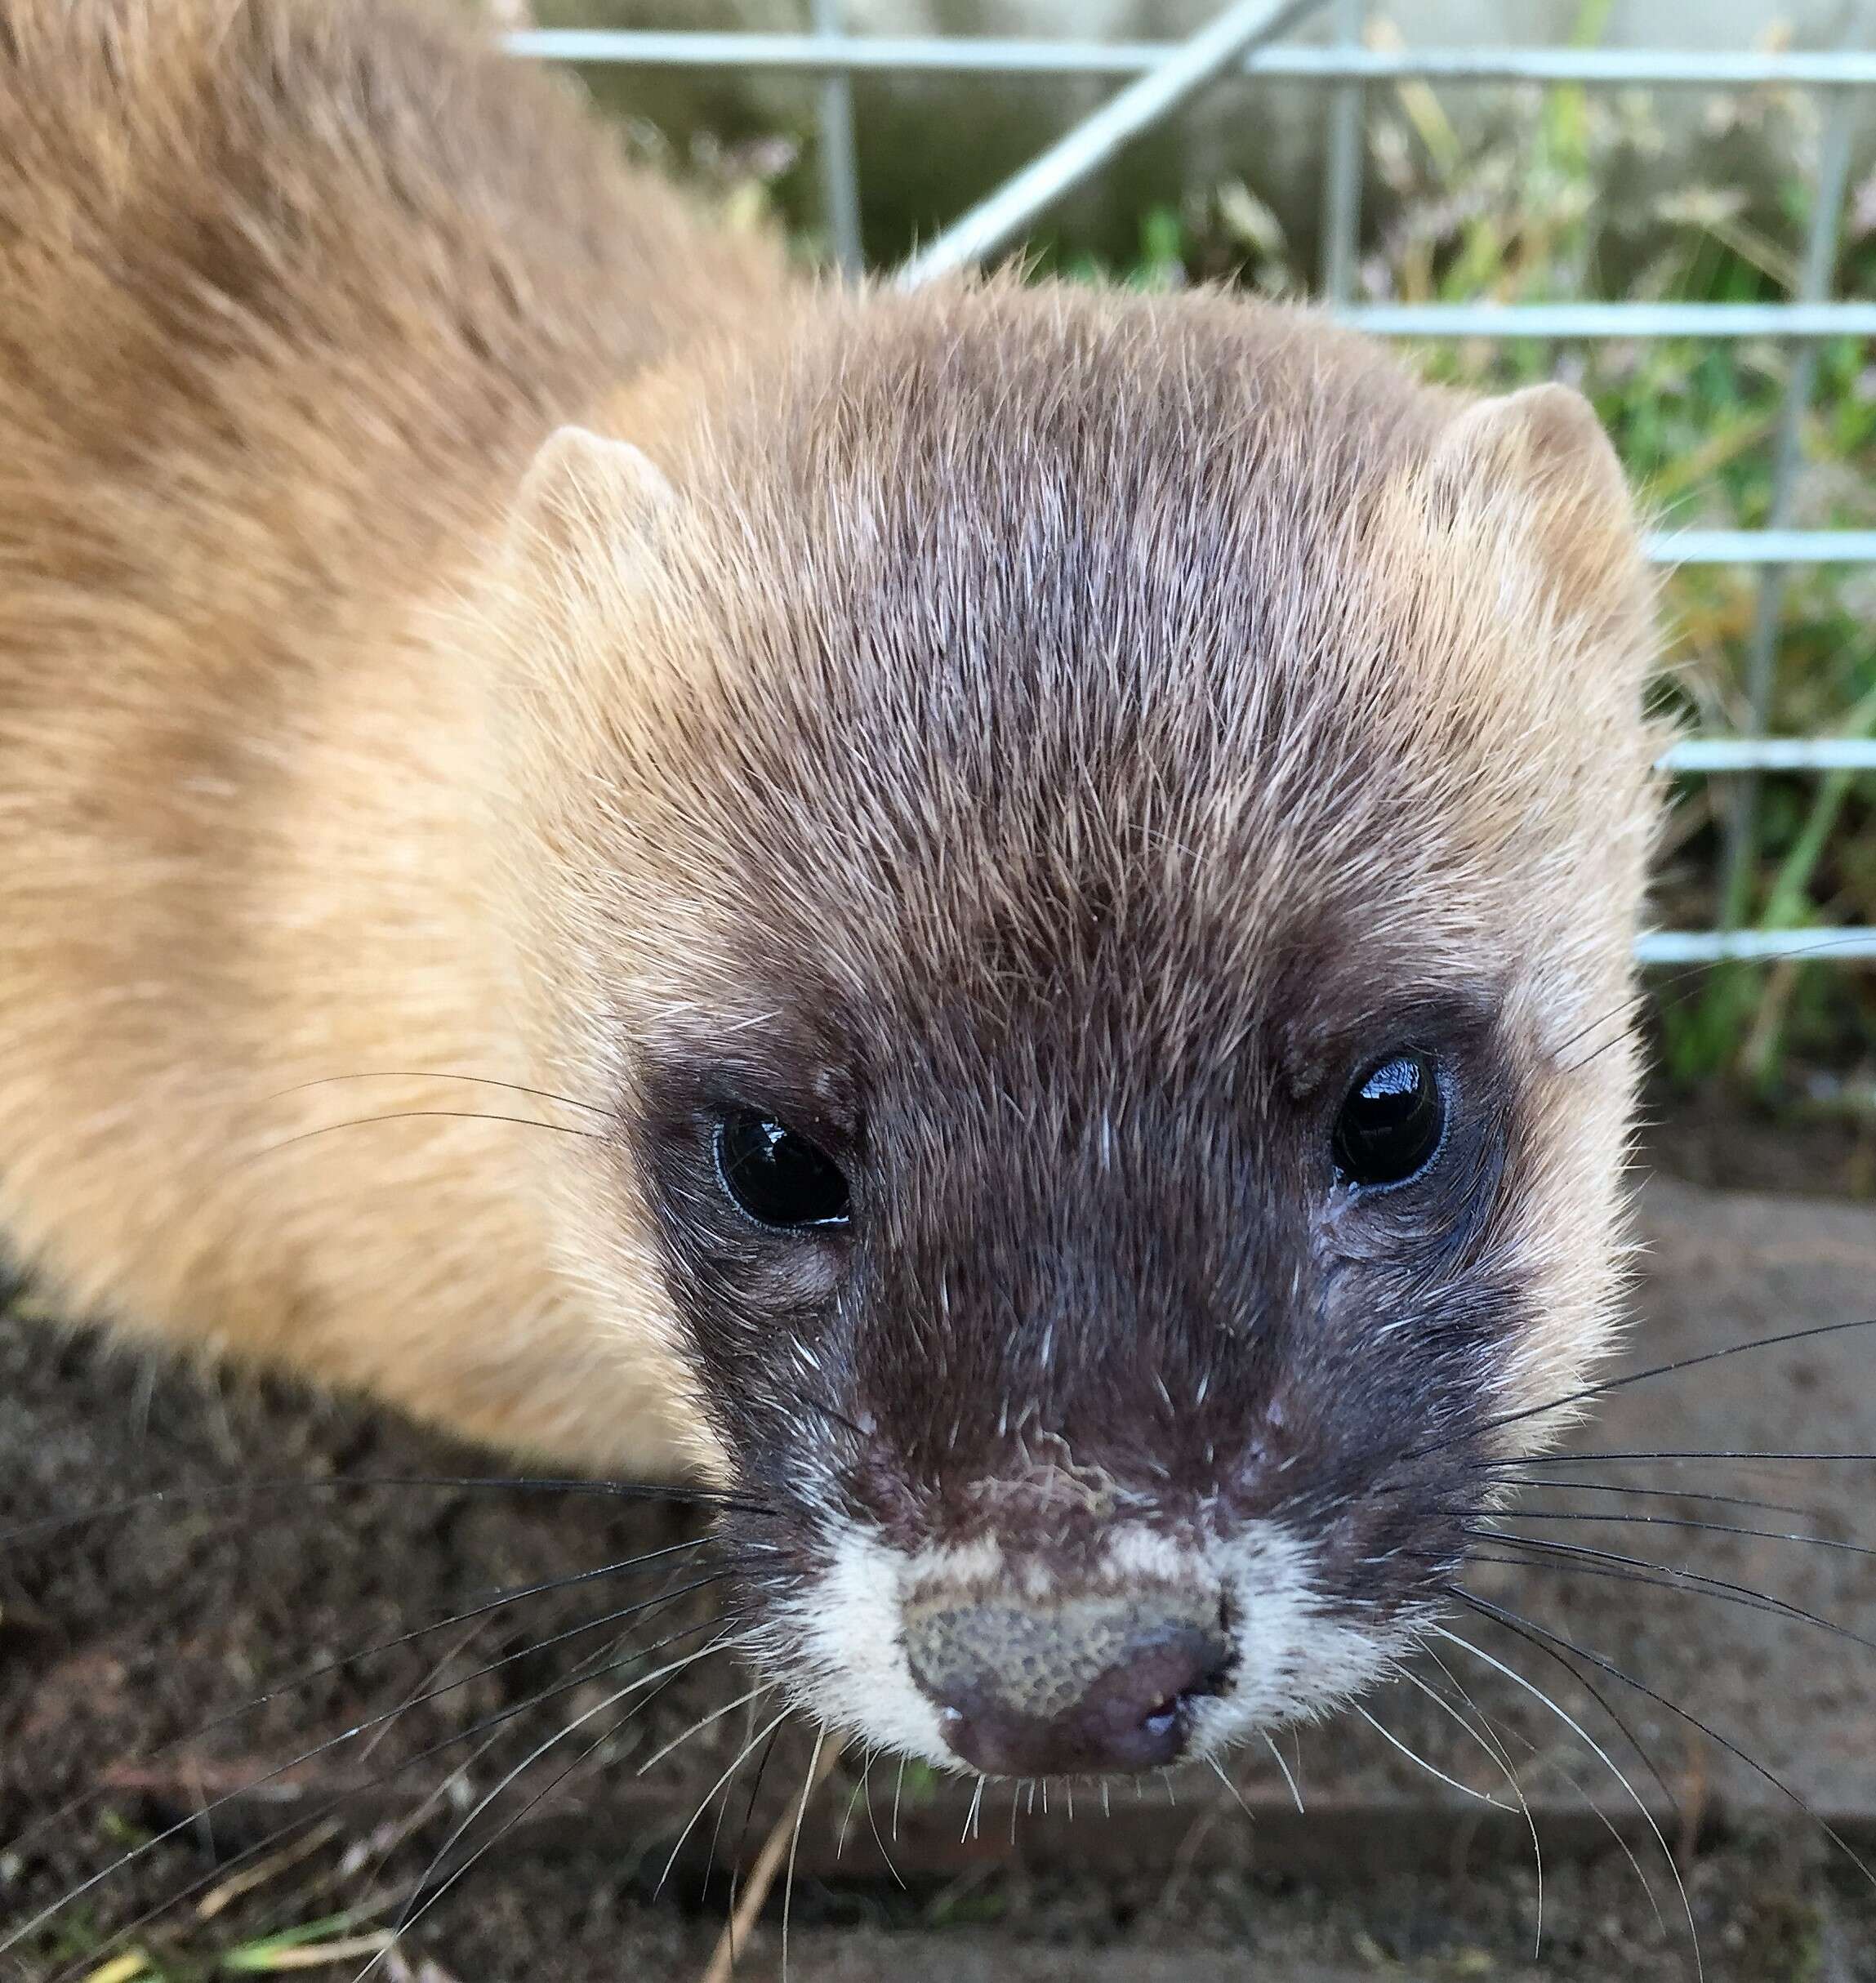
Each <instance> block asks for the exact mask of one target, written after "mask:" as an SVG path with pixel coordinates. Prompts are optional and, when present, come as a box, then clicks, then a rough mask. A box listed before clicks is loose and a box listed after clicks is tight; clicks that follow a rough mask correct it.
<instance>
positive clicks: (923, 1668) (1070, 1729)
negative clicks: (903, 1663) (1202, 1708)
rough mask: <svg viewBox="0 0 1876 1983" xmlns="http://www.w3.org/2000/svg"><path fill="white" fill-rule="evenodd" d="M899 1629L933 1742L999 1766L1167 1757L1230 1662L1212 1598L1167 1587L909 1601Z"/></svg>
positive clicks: (1017, 1771)
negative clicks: (1150, 1592) (934, 1733)
mask: <svg viewBox="0 0 1876 1983" xmlns="http://www.w3.org/2000/svg"><path fill="white" fill-rule="evenodd" d="M905 1636H906V1651H907V1655H908V1656H909V1658H910V1660H911V1669H912V1677H913V1678H914V1679H915V1680H916V1681H917V1682H918V1683H919V1685H920V1687H922V1688H923V1689H924V1691H925V1693H926V1694H927V1695H928V1696H929V1698H930V1699H931V1700H933V1701H934V1703H935V1704H936V1705H937V1708H938V1722H939V1726H940V1727H942V1730H943V1731H944V1736H945V1740H947V1742H948V1743H949V1744H950V1745H951V1748H952V1749H954V1750H955V1751H956V1753H957V1754H958V1755H959V1756H960V1757H961V1758H963V1760H964V1761H965V1762H968V1763H969V1764H971V1765H972V1766H973V1767H974V1768H977V1769H979V1770H983V1771H987V1772H988V1773H989V1774H991V1775H992V1776H1053V1775H1057V1774H1074V1773H1076V1772H1078V1771H1097V1770H1148V1769H1156V1768H1158V1767H1161V1766H1162V1765H1164V1764H1165V1763H1169V1762H1175V1761H1177V1760H1178V1758H1179V1755H1180V1754H1181V1753H1182V1752H1183V1749H1184V1748H1185V1745H1186V1742H1187V1740H1188V1736H1190V1733H1191V1723H1192V1704H1193V1703H1194V1702H1195V1701H1196V1700H1199V1699H1200V1698H1201V1697H1202V1696H1205V1695H1210V1694H1219V1693H1222V1692H1223V1691H1224V1689H1225V1687H1226V1686H1227V1685H1228V1679H1229V1672H1230V1666H1231V1647H1230V1644H1229V1642H1228V1641H1227V1640H1226V1638H1225V1637H1224V1635H1223V1631H1222V1629H1221V1627H1220V1621H1219V1610H1218V1606H1217V1605H1216V1603H1215V1602H1214V1603H1212V1604H1210V1605H1206V1604H1204V1603H1203V1602H1200V1601H1198V1600H1197V1599H1196V1598H1187V1597H1185V1596H1184V1595H1183V1593H1165V1596H1164V1598H1161V1600H1160V1601H1158V1602H1150V1601H1143V1600H1141V1599H1139V1598H1069V1599H1067V1600H1064V1601H1063V1602H1054V1603H1044V1602H1039V1603H1036V1604H1027V1603H1023V1602H1013V1601H1009V1600H1006V1599H1002V1598H998V1599H996V1600H993V1601H986V1602H979V1603H959V1602H949V1603H947V1602H936V1601H928V1602H923V1603H920V1602H914V1603H912V1604H911V1605H908V1606H907V1610H906V1619H905Z"/></svg>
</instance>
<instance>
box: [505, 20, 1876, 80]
mask: <svg viewBox="0 0 1876 1983" xmlns="http://www.w3.org/2000/svg"><path fill="white" fill-rule="evenodd" d="M503 40H504V42H505V44H506V47H508V49H509V50H510V52H511V53H513V54H515V55H520V56H534V57H537V58H539V59H540V60H544V61H555V62H576V63H579V62H592V63H622V64H624V65H627V66H630V67H634V68H640V69H800V70H804V71H806V72H808V73H809V74H819V73H822V72H824V71H826V70H828V69H838V70H842V71H844V72H846V73H847V74H854V73H856V72H859V71H862V70H864V71H871V72H880V71H889V72H891V73H893V74H903V75H976V76H1037V75H1041V76H1115V77H1121V78H1125V77H1129V76H1139V75H1143V74H1146V73H1147V71H1148V70H1150V69H1155V68H1156V67H1157V66H1158V65H1159V64H1160V63H1161V62H1162V61H1164V60H1165V57H1166V56H1167V55H1168V54H1170V52H1171V51H1173V50H1174V49H1175V48H1176V47H1179V43H1177V42H1087V41H1031V40H1021V39H1018V38H1015V37H1009V38H1004V37H1001V36H979V37H971V36H967V35H959V36H956V37H952V36H949V35H888V34H849V35H842V36H839V37H835V38H822V37H820V36H818V35H813V34H761V33H686V32H683V31H680V30H677V29H609V28H525V29H516V30H515V31H514V32H513V33H509V34H507V35H506V36H504V37H503ZM1238 66H1239V68H1240V69H1241V72H1242V73H1243V74H1246V75H1256V76H1272V77H1279V78H1284V79H1286V80H1288V81H1294V82H1367V83H1376V82H1407V81H1413V80H1421V81H1425V82H1468V83H1471V82H1480V83H1492V82H1533V83H1539V84H1548V83H1557V82H1583V83H1592V84H1594V83H1602V84H1610V85H1620V84H1624V83H1627V84H1635V85H1646V86H1648V87H1655V88H1686V89H1722V90H1733V89H1756V88H1761V87H1780V86H1782V87H1789V88H1804V89H1833V88H1857V87H1865V88H1866V87H1870V86H1872V85H1876V54H1866V53H1857V54H1851V55H1834V54H1822V53H1814V52H1811V51H1794V52H1790V53H1776V54H1775V53H1771V52H1767V51H1758V50H1745V49H1740V50H1694V49H1689V50H1687V51H1684V52H1683V51H1675V50H1668V49H1660V48H1411V49H1376V48H1364V47H1359V46H1355V47H1344V46H1341V45H1334V46H1331V47H1326V48H1298V47H1281V48H1279V47H1269V48H1258V49H1254V50H1252V51H1250V53H1248V54H1247V55H1245V56H1244V57H1243V58H1242V59H1241V61H1240V63H1239V65H1238Z"/></svg>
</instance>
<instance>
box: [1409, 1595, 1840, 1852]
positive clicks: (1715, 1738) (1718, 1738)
mask: <svg viewBox="0 0 1876 1983" xmlns="http://www.w3.org/2000/svg"><path fill="white" fill-rule="evenodd" d="M1447 1589H1448V1593H1449V1594H1450V1596H1452V1597H1455V1598H1459V1600H1460V1601H1461V1602H1463V1603H1465V1604H1468V1605H1470V1606H1472V1608H1473V1610H1474V1611H1479V1612H1481V1613H1482V1614H1483V1615H1485V1616H1486V1617H1487V1618H1494V1619H1496V1620H1498V1621H1499V1624H1504V1625H1505V1626H1507V1627H1508V1628H1510V1629H1514V1630H1519V1631H1520V1636H1521V1637H1522V1636H1528V1635H1529V1634H1531V1633H1535V1634H1536V1635H1537V1637H1539V1638H1544V1639H1548V1640H1549V1641H1550V1642H1551V1643H1552V1644H1553V1646H1555V1647H1558V1648H1559V1649H1560V1651H1564V1652H1569V1653H1573V1654H1575V1656H1576V1657H1577V1658H1578V1659H1580V1660H1587V1661H1588V1662H1589V1664H1590V1665H1592V1666H1594V1667H1596V1668H1597V1669H1600V1670H1601V1671H1602V1672H1603V1673H1607V1674H1608V1675H1609V1676H1610V1678H1611V1679H1615V1680H1620V1682H1622V1684H1623V1685H1624V1687H1633V1689H1634V1690H1635V1691H1636V1692H1637V1693H1638V1694H1640V1695H1642V1696H1643V1697H1644V1698H1645V1699H1647V1700H1651V1701H1653V1702H1655V1704H1656V1705H1657V1706H1659V1707H1663V1708H1665V1709H1667V1710H1668V1712H1669V1713H1670V1714H1672V1715H1675V1716H1677V1717H1678V1718H1679V1719H1680V1720H1682V1721H1683V1722H1686V1723H1687V1725H1688V1727H1691V1728H1697V1729H1698V1730H1699V1731H1700V1733H1701V1734H1702V1735H1704V1736H1706V1738H1707V1739H1708V1740H1709V1741H1710V1742H1717V1743H1718V1745H1719V1746H1720V1747H1721V1748H1722V1749H1724V1750H1725V1751H1726V1752H1727V1754H1728V1755H1729V1756H1733V1757H1736V1758H1737V1759H1738V1760H1739V1761H1740V1762H1743V1763H1744V1764H1745V1766H1746V1767H1747V1768H1748V1769H1749V1770H1751V1771H1754V1772H1755V1773H1756V1774H1757V1775H1758V1776H1762V1777H1763V1778H1764V1780H1766V1781H1767V1783H1768V1784H1770V1785H1771V1787H1772V1788H1773V1789H1775V1790H1776V1791H1777V1792H1778V1793H1779V1794H1780V1796H1782V1797H1785V1798H1789V1799H1790V1801H1791V1802H1792V1803H1794V1804H1795V1805H1796V1806H1797V1807H1798V1809H1799V1810H1800V1811H1802V1812H1803V1813H1804V1815H1805V1816H1807V1818H1809V1819H1810V1820H1811V1823H1812V1824H1813V1825H1816V1827H1817V1828H1818V1829H1819V1830H1820V1831H1821V1832H1822V1833H1823V1834H1824V1835H1825V1838H1828V1839H1829V1840H1830V1842H1831V1843H1832V1844H1833V1845H1834V1846H1836V1847H1837V1848H1838V1850H1839V1851H1840V1852H1843V1855H1844V1856H1845V1857H1846V1858H1847V1859H1848V1860H1849V1861H1850V1863H1851V1865H1853V1866H1855V1867H1856V1870H1857V1871H1858V1872H1859V1873H1860V1874H1862V1875H1863V1877H1864V1878H1865V1880H1867V1881H1868V1882H1869V1884H1870V1885H1871V1886H1872V1887H1876V1872H1872V1871H1871V1870H1870V1869H1869V1866H1868V1865H1865V1862H1864V1860H1862V1858H1861V1857H1860V1856H1859V1855H1858V1854H1857V1853H1856V1852H1854V1851H1853V1850H1852V1849H1851V1846H1850V1843H1849V1842H1848V1841H1847V1839H1846V1838H1844V1836H1843V1834H1842V1833H1841V1832H1840V1831H1838V1829H1837V1828H1836V1826H1835V1825H1833V1824H1831V1822H1830V1821H1829V1819H1828V1818H1826V1817H1825V1816H1823V1815H1822V1814H1821V1813H1820V1811H1817V1810H1816V1808H1815V1807H1813V1806H1812V1805H1811V1804H1810V1803H1807V1802H1806V1800H1805V1799H1804V1798H1802V1797H1800V1796H1799V1795H1798V1792H1797V1791H1795V1790H1794V1789H1792V1787H1791V1786H1790V1785H1789V1784H1788V1783H1785V1782H1784V1781H1783V1780H1781V1779H1780V1778H1779V1777H1777V1776H1774V1775H1773V1774H1772V1772H1771V1771H1770V1770H1768V1769H1767V1767H1766V1766H1765V1765H1764V1764H1763V1763H1762V1762H1759V1761H1758V1759H1757V1758H1755V1757H1753V1756H1749V1755H1748V1754H1746V1752H1745V1750H1744V1749H1741V1748H1740V1745H1738V1744H1737V1743H1736V1742H1734V1741H1731V1740H1729V1739H1728V1738H1727V1736H1723V1735H1722V1734H1721V1733H1720V1732H1719V1731H1718V1729H1717V1728H1714V1727H1712V1726H1711V1725H1710V1724H1709V1723H1708V1722H1704V1721H1702V1720H1701V1719H1700V1717H1699V1716H1698V1715H1696V1714H1695V1713H1692V1712H1691V1710H1689V1709H1686V1708H1683V1707H1682V1705H1681V1704H1680V1703H1679V1702H1678V1701H1675V1700H1669V1698H1668V1697H1667V1696H1666V1695H1665V1694H1662V1693H1658V1692H1657V1691H1655V1689H1654V1688H1653V1687H1649V1686H1647V1684H1646V1683H1645V1682H1642V1681H1640V1680H1638V1679H1637V1678H1635V1677H1634V1675H1633V1673H1624V1671H1623V1670H1622V1669H1621V1668H1620V1667H1619V1666H1617V1665H1616V1664H1615V1662H1614V1661H1613V1660H1606V1659H1604V1658H1603V1657H1602V1655H1601V1654H1600V1653H1596V1652H1591V1651H1589V1649H1588V1647H1583V1646H1579V1645H1577V1644H1576V1643H1575V1642H1574V1641H1573V1640H1571V1639H1567V1638H1564V1637H1563V1635H1562V1633H1557V1632H1553V1631H1551V1630H1550V1629H1548V1627H1547V1626H1544V1625H1540V1624H1538V1623H1537V1621H1536V1620H1535V1619H1532V1618H1526V1617H1525V1616H1523V1615H1522V1614H1521V1613H1519V1612H1517V1611H1507V1610H1506V1609H1505V1608H1504V1606H1502V1605H1496V1604H1494V1603H1493V1602H1491V1600H1490V1599H1489V1598H1481V1597H1480V1596H1478V1595H1477V1593H1476V1592H1473V1591H1469V1590H1465V1589H1462V1588H1461V1587H1459V1585H1457V1584H1450V1585H1448V1586H1447Z"/></svg>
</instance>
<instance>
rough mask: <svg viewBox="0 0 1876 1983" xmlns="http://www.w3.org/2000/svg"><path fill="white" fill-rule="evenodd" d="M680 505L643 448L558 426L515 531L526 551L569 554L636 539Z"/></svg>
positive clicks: (531, 474) (533, 472)
mask: <svg viewBox="0 0 1876 1983" xmlns="http://www.w3.org/2000/svg"><path fill="white" fill-rule="evenodd" d="M676 500H677V496H676V492H675V490H674V489H673V488H671V483H670V482H669V480H668V479H666V475H665V473H664V470H662V469H661V468H660V467H659V466H657V463H656V462H654V461H653V460H652V458H651V457H650V456H649V455H648V454H646V453H645V452H644V450H643V449H642V448H635V447H634V446H633V445H632V444H631V442H630V441H617V440H613V439H609V438H608V437H607V436H606V435H604V434H595V433H594V432H593V431H592V430H591V429H590V428H587V427H574V426H568V427H557V428H555V430H554V432H553V433H551V434H549V435H548V437H547V438H546V440H544V441H543V442H542V443H541V446H540V448H539V451H538V452H537V453H536V455H535V457H534V459H533V460H532V461H531V462H530V463H529V464H528V472H527V474H526V475H524V476H523V477H522V479H521V488H520V492H519V494H518V495H517V497H516V498H515V511H514V526H515V535H516V537H518V538H519V540H520V541H522V542H523V543H524V544H525V543H532V545H534V546H537V547H539V548H542V549H546V550H550V551H553V552H558V553H560V554H562V555H565V554H567V553H570V552H572V551H574V550H577V549H579V548H581V547H582V546H603V545H604V544H606V543H607V542H608V541H612V542H617V541H619V540H620V539H622V538H627V539H629V538H631V537H635V536H637V535H638V534H639V533H640V532H642V531H643V530H644V528H646V527H647V526H648V524H651V523H652V522H653V520H654V519H656V518H657V517H658V516H659V515H662V513H663V512H664V511H665V510H668V509H669V508H670V507H671V505H672V504H673V503H674V502H675V501H676Z"/></svg>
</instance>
